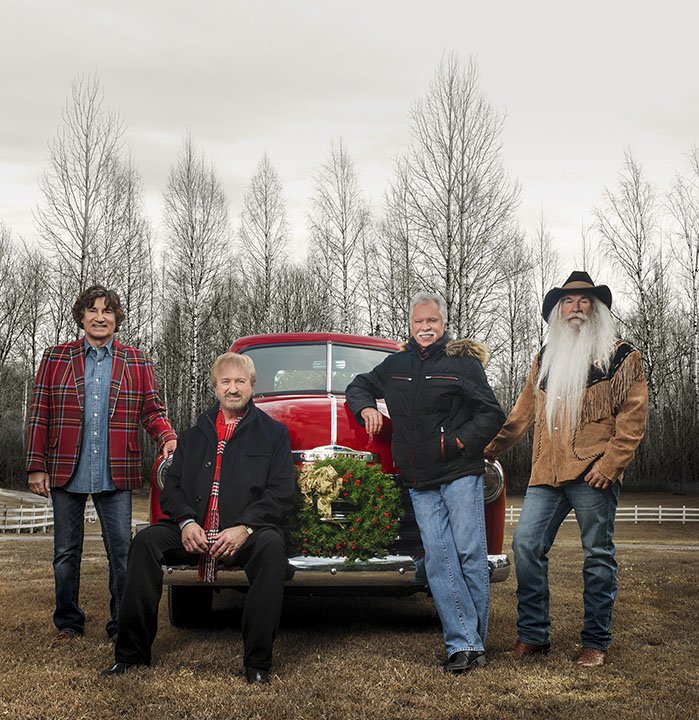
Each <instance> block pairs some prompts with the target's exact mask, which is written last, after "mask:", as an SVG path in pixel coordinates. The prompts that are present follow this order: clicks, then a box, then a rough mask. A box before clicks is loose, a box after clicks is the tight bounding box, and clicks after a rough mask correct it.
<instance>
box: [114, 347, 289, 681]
mask: <svg viewBox="0 0 699 720" xmlns="http://www.w3.org/2000/svg"><path fill="white" fill-rule="evenodd" d="M211 380H212V383H213V386H214V390H215V392H216V396H217V398H218V403H216V405H214V407H212V408H211V409H210V410H209V411H208V412H206V413H204V414H203V415H201V416H200V417H199V419H198V421H197V424H196V425H195V426H194V427H192V428H190V429H189V430H187V431H186V432H185V433H183V434H182V436H181V437H180V438H179V439H178V444H177V450H176V452H175V455H174V457H173V461H172V466H171V468H170V470H169V471H168V474H167V477H166V479H165V486H164V488H163V492H162V495H161V498H160V504H161V507H162V509H163V512H164V513H165V514H166V515H167V516H168V518H169V519H168V520H163V521H161V522H159V523H157V524H156V525H152V526H151V527H149V528H146V529H145V530H143V531H142V532H140V533H138V534H137V535H136V537H135V538H134V540H133V542H132V544H131V549H130V551H129V564H128V569H127V575H126V586H125V588H124V596H123V599H122V605H121V611H120V614H119V634H118V638H117V641H116V645H115V664H114V665H113V666H112V667H110V668H108V669H107V670H105V671H104V672H103V675H120V674H122V673H124V672H126V670H128V669H129V668H131V667H134V666H139V665H149V664H150V660H151V646H152V644H153V641H154V640H155V635H156V632H157V617H158V604H159V601H160V596H161V594H162V585H163V573H162V569H161V565H162V564H163V563H164V562H167V561H168V560H171V559H172V558H173V557H177V556H179V557H180V558H181V557H182V556H183V555H184V556H185V561H189V562H195V563H196V562H198V563H199V578H200V580H201V581H202V582H204V583H206V582H211V581H213V580H214V579H215V577H216V573H217V569H218V567H217V566H218V563H220V562H230V563H233V564H235V565H238V566H241V567H243V569H244V570H245V573H246V574H247V576H248V580H249V582H250V589H249V591H248V593H247V596H246V599H245V607H244V610H243V617H242V634H243V645H244V664H245V675H246V678H247V680H248V682H251V683H253V682H268V681H269V679H270V668H271V665H272V644H273V642H274V636H275V634H276V631H277V628H278V625H279V617H280V614H281V606H282V597H283V592H284V576H285V573H286V569H287V561H286V551H285V546H284V538H283V533H282V530H281V524H282V521H283V519H284V516H285V515H286V513H287V512H289V510H291V508H292V507H293V504H294V499H295V492H296V490H295V472H294V465H293V461H292V457H291V447H290V442H289V432H288V430H287V428H286V426H285V425H283V424H282V423H280V422H277V421H276V420H273V419H272V418H270V417H269V416H268V415H266V414H265V413H264V412H262V411H261V410H259V409H258V408H257V407H255V405H254V403H253V402H252V400H251V398H252V393H253V387H254V385H255V366H254V364H253V362H252V360H251V359H250V358H249V357H248V356H246V355H236V354H234V353H226V354H224V355H221V356H219V357H218V358H217V359H216V361H215V362H214V365H213V367H212V369H211Z"/></svg>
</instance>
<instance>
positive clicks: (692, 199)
mask: <svg viewBox="0 0 699 720" xmlns="http://www.w3.org/2000/svg"><path fill="white" fill-rule="evenodd" d="M667 207H668V210H669V212H670V215H671V218H672V220H673V221H674V228H673V238H674V241H675V242H674V243H673V254H674V256H675V259H676V262H677V266H678V268H679V274H680V278H681V281H682V282H681V291H682V294H683V300H684V303H683V305H684V313H683V314H684V315H685V316H686V317H687V318H688V320H689V332H688V333H687V334H688V336H689V344H690V357H689V372H690V379H691V389H692V418H693V423H694V426H695V427H697V426H699V147H697V146H694V147H693V148H692V150H691V151H690V154H689V173H688V176H687V177H683V176H677V178H676V179H675V183H674V186H673V188H672V190H671V192H670V193H669V195H668V198H667Z"/></svg>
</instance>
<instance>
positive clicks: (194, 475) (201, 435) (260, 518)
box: [160, 402, 296, 529]
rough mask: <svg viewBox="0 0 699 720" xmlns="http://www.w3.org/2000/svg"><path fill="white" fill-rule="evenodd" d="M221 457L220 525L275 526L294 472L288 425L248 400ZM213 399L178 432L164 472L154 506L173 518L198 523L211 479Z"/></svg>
mask: <svg viewBox="0 0 699 720" xmlns="http://www.w3.org/2000/svg"><path fill="white" fill-rule="evenodd" d="M248 408H249V409H248V413H247V415H246V416H245V417H244V418H243V419H242V420H241V421H240V423H239V424H238V427H236V429H235V432H234V433H233V437H232V438H231V440H230V441H229V442H228V444H227V445H226V449H225V450H224V451H223V458H222V459H221V477H220V490H219V516H220V527H221V529H224V528H228V527H232V526H234V525H249V526H251V527H253V528H260V527H270V526H271V527H280V526H281V524H282V520H283V518H284V516H285V515H286V514H287V513H288V512H289V510H291V508H292V507H293V506H294V501H295V497H296V474H295V471H294V463H293V460H292V457H291V445H290V442H289V431H288V430H287V428H286V426H285V425H283V424H282V423H280V422H278V421H276V420H273V419H272V418H271V417H269V415H267V414H266V413H264V412H263V411H262V410H260V409H259V408H257V407H255V405H254V404H253V403H252V402H250V404H249V405H248ZM217 412H218V403H216V405H214V407H213V408H211V409H210V410H208V411H207V412H206V413H203V414H202V415H200V416H199V419H198V420H197V424H196V425H194V426H193V427H191V428H189V430H186V431H185V432H184V433H182V434H181V435H180V436H179V438H178V440H177V449H176V450H175V454H174V457H173V460H172V465H171V466H170V469H169V471H168V473H167V475H166V477H165V485H164V487H163V492H162V494H161V496H160V506H161V508H162V510H163V512H164V513H165V514H166V515H168V516H169V518H170V519H171V520H173V521H175V522H177V523H180V522H182V521H183V520H185V519H187V518H194V519H195V520H196V521H197V522H198V523H199V524H200V525H201V526H202V527H204V523H205V520H206V510H207V507H208V503H209V495H210V493H211V485H212V483H213V481H214V467H215V464H216V445H217V442H218V439H217V436H216V414H217Z"/></svg>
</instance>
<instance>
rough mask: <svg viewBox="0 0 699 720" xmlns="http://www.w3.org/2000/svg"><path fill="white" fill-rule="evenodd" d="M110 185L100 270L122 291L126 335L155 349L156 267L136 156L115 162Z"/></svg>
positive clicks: (122, 334)
mask: <svg viewBox="0 0 699 720" xmlns="http://www.w3.org/2000/svg"><path fill="white" fill-rule="evenodd" d="M110 188H111V189H110V193H109V196H108V198H107V200H106V202H105V221H104V233H103V235H102V237H101V239H100V251H99V253H98V257H99V264H97V265H96V269H97V273H96V274H97V277H100V278H103V280H102V282H105V283H108V284H109V285H110V286H112V287H114V288H116V289H117V290H118V292H119V294H120V298H121V302H122V305H123V307H124V311H125V313H126V322H125V323H124V326H123V328H122V329H121V330H120V337H121V339H122V340H123V341H124V342H126V343H127V344H132V345H136V346H138V347H141V348H143V349H144V350H146V351H148V352H151V351H152V347H153V336H154V324H153V311H154V298H155V295H156V292H155V282H156V273H155V268H154V260H153V246H152V235H151V228H150V223H149V222H148V219H147V218H146V216H145V213H144V210H143V204H142V199H141V198H142V195H143V183H142V180H141V177H140V175H139V174H138V172H137V170H136V168H135V167H134V165H133V162H132V161H131V159H126V160H124V161H120V160H115V161H114V162H113V163H112V167H111V181H110Z"/></svg>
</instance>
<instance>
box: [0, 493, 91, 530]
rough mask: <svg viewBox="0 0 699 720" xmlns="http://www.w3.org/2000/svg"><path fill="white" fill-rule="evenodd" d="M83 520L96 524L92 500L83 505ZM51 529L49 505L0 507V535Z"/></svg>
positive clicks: (51, 513) (51, 515)
mask: <svg viewBox="0 0 699 720" xmlns="http://www.w3.org/2000/svg"><path fill="white" fill-rule="evenodd" d="M85 520H86V521H87V522H96V520H97V511H96V510H95V506H94V505H93V503H92V498H88V499H87V503H86V504H85ZM52 527H53V506H52V505H51V504H50V503H46V504H37V503H23V502H20V504H19V505H16V506H11V505H0V533H7V532H15V533H21V532H29V533H35V532H43V533H45V532H46V531H47V530H49V529H50V528H52Z"/></svg>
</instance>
